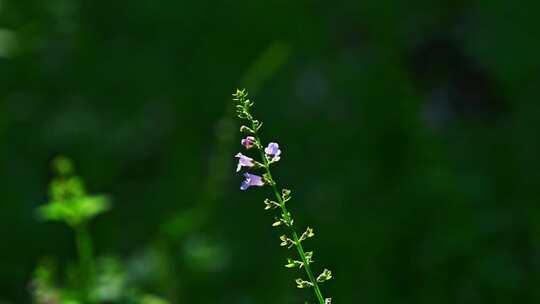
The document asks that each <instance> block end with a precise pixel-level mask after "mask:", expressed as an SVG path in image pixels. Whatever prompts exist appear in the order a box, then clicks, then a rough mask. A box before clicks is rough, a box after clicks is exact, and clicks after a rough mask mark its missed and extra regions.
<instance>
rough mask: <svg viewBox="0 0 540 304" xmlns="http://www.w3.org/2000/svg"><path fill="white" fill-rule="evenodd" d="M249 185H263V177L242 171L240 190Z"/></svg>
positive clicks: (245, 188)
mask: <svg viewBox="0 0 540 304" xmlns="http://www.w3.org/2000/svg"><path fill="white" fill-rule="evenodd" d="M251 186H257V187H260V186H264V181H263V178H262V177H260V176H258V175H255V174H251V173H247V172H246V173H244V181H243V182H242V184H241V185H240V190H247V188H249V187H251Z"/></svg>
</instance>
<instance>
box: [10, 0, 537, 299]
mask: <svg viewBox="0 0 540 304" xmlns="http://www.w3.org/2000/svg"><path fill="white" fill-rule="evenodd" d="M537 6H538V4H537V3H536V2H535V1H530V0H524V1H500V0H494V1H486V0H483V1H427V0H412V1H401V2H398V1H376V0H365V1H337V2H336V1H332V2H328V1H326V2H322V1H319V2H313V1H309V2H308V1H273V2H272V3H270V2H265V1H243V0H239V1H170V0H164V1H149V0H133V1H129V2H126V1H105V0H92V1H71V0H47V1H43V0H24V1H22V0H2V1H0V29H2V31H0V184H1V185H2V187H0V235H1V236H2V243H1V245H0V302H7V303H17V304H19V303H29V302H30V297H31V295H30V293H29V289H28V284H29V280H30V278H31V276H32V275H31V274H32V273H33V272H34V271H35V269H36V267H38V264H39V261H40V260H41V259H42V258H43V257H49V258H50V260H54V261H56V265H57V274H58V276H62V275H61V274H66V273H69V272H70V270H69V269H66V268H70V266H68V265H74V263H75V262H76V252H77V250H76V245H75V243H74V242H73V235H72V233H71V230H69V229H68V228H67V227H65V226H64V225H61V224H59V223H55V222H47V223H43V222H41V221H39V220H38V219H37V218H36V216H35V210H36V209H37V208H38V207H40V206H42V205H43V204H44V203H45V202H47V201H48V195H47V192H48V184H49V182H50V181H51V180H52V175H51V174H50V173H49V172H50V170H49V163H50V161H51V159H53V158H54V157H55V156H56V155H58V154H59V153H61V154H65V155H68V156H70V157H71V158H72V159H73V161H74V163H75V164H76V165H77V174H78V175H79V176H81V177H84V181H85V185H86V188H87V189H88V192H89V193H107V194H108V195H110V197H111V198H112V199H113V202H114V208H112V209H111V210H109V211H108V212H106V213H103V214H101V215H99V216H98V217H96V218H95V221H93V222H92V225H91V226H90V227H89V230H90V233H91V235H92V239H93V240H94V251H95V252H94V253H95V255H96V256H97V257H103V256H107V255H115V256H117V257H118V259H119V260H120V261H121V263H120V264H121V265H123V266H122V267H124V268H127V269H129V270H126V271H127V272H128V273H129V276H130V277H133V278H137V279H138V280H139V281H137V286H139V287H141V288H143V289H142V290H145V291H147V292H149V293H152V294H157V295H159V296H162V297H164V298H166V299H168V300H170V302H171V303H263V304H264V303H291V304H292V303H303V300H304V299H305V298H306V297H305V296H306V295H307V293H306V294H305V295H304V294H300V295H297V293H298V292H297V291H296V290H294V288H293V290H291V288H290V287H291V286H290V284H291V280H293V279H294V278H295V277H294V276H293V275H292V274H290V273H288V272H284V271H282V269H279V268H276V267H274V265H282V264H284V263H285V262H286V256H285V254H284V253H283V252H282V251H281V250H280V249H281V248H276V247H277V246H275V241H276V240H275V236H274V234H273V233H272V232H271V231H268V230H269V229H267V221H268V218H267V216H266V215H265V214H264V213H262V212H260V208H261V205H260V204H253V202H255V201H258V200H257V197H258V195H257V194H256V193H249V194H247V195H242V194H244V193H242V194H241V193H238V192H239V191H238V190H237V187H238V183H239V182H240V178H238V179H236V178H234V175H232V174H231V172H232V171H234V168H233V166H234V163H235V160H234V159H233V158H231V157H230V155H231V154H232V153H234V152H236V149H234V147H235V146H236V145H237V144H238V143H237V141H238V140H239V138H238V137H236V134H237V133H236V132H237V128H236V126H235V124H234V106H233V104H232V103H231V101H230V96H229V94H230V90H231V88H235V87H247V88H250V94H251V96H252V97H253V98H254V100H257V102H258V103H257V112H258V113H261V114H262V115H263V116H264V122H265V125H268V126H272V133H271V134H273V135H276V136H278V137H279V138H277V139H279V140H280V144H282V145H283V146H284V147H287V156H286V157H283V159H282V160H281V161H280V163H281V164H282V166H281V167H280V168H279V169H277V171H276V172H275V173H274V174H275V175H276V179H278V180H280V181H281V180H283V181H287V183H290V185H291V186H294V200H295V201H298V202H303V203H302V204H299V205H298V206H296V209H295V212H298V213H299V214H302V219H298V221H305V222H300V223H297V224H298V225H299V226H301V227H305V226H306V225H307V224H312V223H316V226H315V227H316V228H317V230H316V231H315V232H316V234H317V237H316V238H314V239H313V240H310V242H311V244H312V245H313V247H314V248H317V252H316V256H315V257H316V260H315V263H317V262H318V261H324V265H325V266H328V267H329V269H331V270H332V274H333V275H334V276H335V279H336V280H331V281H329V282H328V284H327V285H325V288H326V290H327V291H328V294H331V295H332V297H333V300H334V302H335V303H338V304H339V303H411V304H412V303H414V304H423V303H426V304H433V303H438V304H450V303H451V304H455V303H535V302H538V301H540V291H539V290H540V289H539V288H538V287H539V286H540V271H539V270H538V265H537V264H538V252H540V250H539V246H540V207H539V204H538V198H539V197H540V164H539V161H538V157H539V155H540V141H539V140H538V130H540V119H539V117H540V102H539V101H538V88H539V87H540V76H539V75H538V72H537V71H538V69H539V67H540V59H539V58H538V54H539V53H540V52H539V49H540V46H539V44H540V39H538V37H539V31H540V24H539V23H540V18H538V16H537V15H538V14H537V12H538V9H537ZM6 31H7V32H6ZM6 33H7V34H6ZM276 109H277V110H276ZM268 140H274V138H268ZM282 168H287V170H282ZM246 227H250V229H246ZM254 227H259V229H255V228H254ZM251 228H253V229H251ZM248 248H256V249H258V250H260V251H261V252H263V253H264V257H265V258H266V259H270V260H265V261H264V263H262V262H261V258H262V256H263V254H261V255H253V254H252V251H251V250H248ZM96 268H99V265H96ZM58 280H60V278H58ZM66 280H69V279H66Z"/></svg>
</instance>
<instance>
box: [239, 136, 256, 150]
mask: <svg viewBox="0 0 540 304" xmlns="http://www.w3.org/2000/svg"><path fill="white" fill-rule="evenodd" d="M254 144H255V137H253V136H248V137H246V138H244V139H242V146H244V147H246V149H251V148H253V145H254Z"/></svg>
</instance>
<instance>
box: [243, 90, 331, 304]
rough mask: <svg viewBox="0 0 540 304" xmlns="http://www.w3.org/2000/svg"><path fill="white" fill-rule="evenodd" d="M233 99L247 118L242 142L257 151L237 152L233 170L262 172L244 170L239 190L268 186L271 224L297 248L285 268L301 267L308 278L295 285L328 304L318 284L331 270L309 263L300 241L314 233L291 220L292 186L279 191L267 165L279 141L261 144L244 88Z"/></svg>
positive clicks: (284, 241) (285, 244)
mask: <svg viewBox="0 0 540 304" xmlns="http://www.w3.org/2000/svg"><path fill="white" fill-rule="evenodd" d="M233 100H234V101H236V102H237V103H238V104H237V105H236V109H237V115H238V118H240V119H242V120H245V121H247V123H248V125H249V126H245V125H243V126H242V127H240V132H242V133H245V134H247V136H246V137H245V138H244V139H242V141H241V144H242V146H244V148H245V149H246V150H250V149H254V150H257V151H258V152H259V156H260V161H257V160H255V159H253V158H251V157H249V156H246V155H244V154H242V153H238V154H236V157H237V158H238V166H237V169H236V172H240V171H241V170H242V169H243V168H248V169H252V170H257V169H259V170H261V171H262V175H257V174H252V173H248V172H245V173H244V181H243V182H242V184H241V185H240V189H241V190H244V191H245V190H247V189H248V188H250V187H261V186H270V188H271V189H272V192H273V195H274V196H275V201H274V200H271V199H265V200H264V205H265V207H264V209H265V210H275V209H276V210H279V211H281V214H280V216H279V217H276V219H275V221H274V223H273V224H272V226H274V227H278V226H283V227H285V228H286V230H287V233H286V234H283V235H282V236H280V241H281V243H280V246H283V247H286V248H288V249H291V248H293V247H294V248H296V251H297V257H296V258H288V259H287V263H286V264H285V267H287V268H298V269H301V268H304V270H305V272H306V275H307V280H304V279H302V278H298V279H296V285H297V287H298V288H312V289H313V291H314V293H315V296H316V298H317V300H318V302H319V303H320V304H330V303H331V301H332V300H331V298H325V297H323V295H322V292H321V290H320V288H319V284H320V283H323V282H326V281H328V280H330V279H331V278H332V272H331V271H330V270H328V269H326V268H325V269H324V270H323V271H322V272H321V274H319V275H318V276H317V277H315V275H314V274H313V271H312V269H311V264H312V263H313V251H305V250H304V246H303V245H302V242H304V241H305V240H307V239H309V238H312V237H313V236H315V234H314V232H313V228H311V227H307V228H306V230H305V231H304V232H303V233H302V234H299V233H298V230H297V228H296V226H295V224H294V219H293V216H292V214H291V213H290V212H289V210H288V207H287V205H286V204H287V203H288V202H289V201H290V200H291V197H292V196H291V190H288V189H282V191H281V192H280V191H279V190H278V186H277V183H276V181H275V180H274V178H273V177H272V173H271V171H270V166H271V165H273V164H275V163H277V162H278V161H279V160H280V159H281V149H280V146H279V144H278V143H275V142H271V143H269V144H268V145H267V146H266V147H265V146H264V145H263V143H262V141H261V138H260V130H261V127H262V125H263V123H262V122H261V121H259V120H257V119H255V118H254V116H253V114H252V112H251V108H252V107H253V105H254V102H253V101H251V100H249V99H248V93H247V91H246V90H236V92H235V93H234V94H233Z"/></svg>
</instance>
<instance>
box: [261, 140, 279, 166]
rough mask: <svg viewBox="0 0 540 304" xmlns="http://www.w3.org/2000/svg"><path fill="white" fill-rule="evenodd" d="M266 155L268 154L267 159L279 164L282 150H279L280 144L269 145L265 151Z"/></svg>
mask: <svg viewBox="0 0 540 304" xmlns="http://www.w3.org/2000/svg"><path fill="white" fill-rule="evenodd" d="M264 153H266V157H268V159H269V160H270V161H271V162H277V161H278V160H280V159H281V157H280V155H281V150H280V149H279V144H277V143H274V142H272V143H269V144H268V147H266V148H265V149H264Z"/></svg>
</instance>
